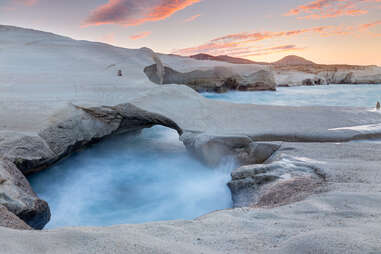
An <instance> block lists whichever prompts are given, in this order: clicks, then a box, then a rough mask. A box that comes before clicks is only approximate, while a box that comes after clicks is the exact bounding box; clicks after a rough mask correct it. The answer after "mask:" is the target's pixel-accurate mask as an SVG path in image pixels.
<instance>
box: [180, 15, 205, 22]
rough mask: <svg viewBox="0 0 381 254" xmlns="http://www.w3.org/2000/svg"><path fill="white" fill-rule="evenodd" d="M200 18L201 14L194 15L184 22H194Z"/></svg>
mask: <svg viewBox="0 0 381 254" xmlns="http://www.w3.org/2000/svg"><path fill="white" fill-rule="evenodd" d="M200 16H201V14H196V15H193V16H192V17H189V18H187V19H186V20H184V21H185V22H192V21H193V20H195V19H198V18H199V17H200Z"/></svg>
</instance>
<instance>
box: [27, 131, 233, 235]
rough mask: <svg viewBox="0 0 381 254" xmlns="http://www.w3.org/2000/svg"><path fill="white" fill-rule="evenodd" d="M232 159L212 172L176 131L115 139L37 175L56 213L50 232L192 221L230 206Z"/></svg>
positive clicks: (38, 186) (42, 193)
mask: <svg viewBox="0 0 381 254" xmlns="http://www.w3.org/2000/svg"><path fill="white" fill-rule="evenodd" d="M233 169H234V163H233V162H232V161H230V162H228V163H226V164H225V165H223V166H221V167H220V168H216V169H211V168H207V167H205V166H204V165H202V164H201V163H200V162H198V161H197V160H195V159H193V158H192V157H191V156H190V155H189V154H188V153H187V152H186V150H185V148H184V145H183V144H182V143H181V142H180V141H179V139H178V134H177V132H175V131H173V130H170V129H167V128H164V127H154V128H151V129H146V130H144V131H143V133H142V134H141V135H138V136H126V135H122V136H116V137H114V138H111V139H109V140H106V141H104V142H102V143H100V144H98V145H96V146H93V147H91V148H89V149H87V150H85V151H83V152H80V153H76V154H74V155H73V156H71V157H70V158H69V159H66V160H64V161H62V162H60V163H58V164H57V165H56V166H54V167H52V168H50V169H48V170H45V171H43V172H40V173H38V174H34V175H32V176H31V177H30V178H29V179H30V182H31V185H32V187H33V189H34V190H35V191H36V193H37V194H38V195H39V196H40V197H41V198H42V199H45V200H46V201H47V202H48V203H49V206H50V208H51V211H52V219H51V221H50V223H49V224H48V225H47V227H46V228H56V227H61V226H86V225H91V226H103V225H114V224H125V223H142V222H148V221H158V220H172V219H194V218H195V217H198V216H200V215H204V214H206V213H208V212H211V211H214V210H218V209H225V208H230V207H232V201H231V194H230V191H229V189H228V187H227V185H226V184H227V182H228V181H229V180H230V172H231V171H232V170H233Z"/></svg>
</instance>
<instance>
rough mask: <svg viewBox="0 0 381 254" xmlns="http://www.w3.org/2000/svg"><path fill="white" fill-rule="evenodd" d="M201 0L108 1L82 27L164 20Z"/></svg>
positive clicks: (126, 24) (138, 23) (132, 24)
mask: <svg viewBox="0 0 381 254" xmlns="http://www.w3.org/2000/svg"><path fill="white" fill-rule="evenodd" d="M200 1H201V0H140V1H136V0H108V3H106V4H104V5H102V6H99V7H98V8H96V9H95V10H94V11H93V12H92V13H91V14H90V16H89V17H88V18H87V19H86V20H85V21H84V22H83V24H82V26H83V27H88V26H99V25H104V24H119V25H123V26H136V25H140V24H143V23H146V22H150V21H159V20H164V19H166V18H168V17H170V16H172V15H173V14H174V13H175V12H177V11H180V10H182V9H185V8H186V7H188V6H191V5H193V4H195V3H198V2H200Z"/></svg>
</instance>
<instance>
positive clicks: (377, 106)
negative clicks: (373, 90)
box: [376, 101, 381, 110]
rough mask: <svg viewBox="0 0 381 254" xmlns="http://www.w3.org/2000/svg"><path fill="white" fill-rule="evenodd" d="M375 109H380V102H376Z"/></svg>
mask: <svg viewBox="0 0 381 254" xmlns="http://www.w3.org/2000/svg"><path fill="white" fill-rule="evenodd" d="M376 109H377V110H380V109H381V104H380V102H379V101H378V102H377V104H376Z"/></svg>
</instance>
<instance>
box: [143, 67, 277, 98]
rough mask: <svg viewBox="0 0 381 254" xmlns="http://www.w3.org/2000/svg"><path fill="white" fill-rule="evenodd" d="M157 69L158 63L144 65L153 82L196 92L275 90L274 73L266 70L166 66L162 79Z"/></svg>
mask: <svg viewBox="0 0 381 254" xmlns="http://www.w3.org/2000/svg"><path fill="white" fill-rule="evenodd" d="M158 66H159V67H158ZM159 70H160V65H157V64H154V65H150V66H148V67H146V68H145V69H144V73H145V74H146V75H147V76H148V78H149V79H150V80H151V81H152V82H154V83H157V84H183V85H187V86H189V87H191V88H192V89H194V90H196V91H198V92H226V91H229V90H240V91H264V90H272V91H275V90H276V83H275V78H274V75H273V74H272V72H270V71H266V70H260V71H257V72H253V73H248V74H246V75H240V74H238V73H235V72H234V71H233V70H232V69H231V68H228V67H219V66H217V67H214V68H213V69H209V70H194V71H191V72H186V73H183V72H178V71H175V70H173V69H172V68H170V67H167V66H166V67H164V78H163V80H161V76H160V75H158V73H159V72H160V71H159Z"/></svg>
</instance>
